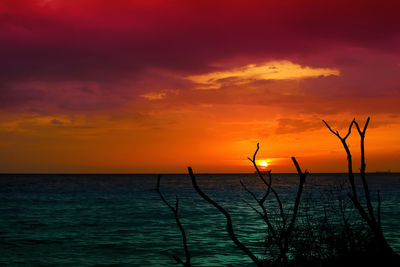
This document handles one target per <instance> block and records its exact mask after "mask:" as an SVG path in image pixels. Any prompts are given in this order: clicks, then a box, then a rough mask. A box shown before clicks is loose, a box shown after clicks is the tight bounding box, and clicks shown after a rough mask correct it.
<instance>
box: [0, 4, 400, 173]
mask: <svg viewBox="0 0 400 267" xmlns="http://www.w3.org/2000/svg"><path fill="white" fill-rule="evenodd" d="M399 13H400V2H399V1H391V0H387V1H369V0H363V1H355V0H347V1H342V0H336V1H330V0H327V1H313V0H305V1H291V0H288V1H255V0H247V1H234V0H230V1H224V0H214V1H208V0H202V1H183V0H182V1H180V0H177V1H173V0H171V1H161V0H146V1H129V0H113V1H108V0H79V1H78V0H76V1H75V0H0V172H3V173H30V172H34V173H182V172H186V167H187V166H192V167H193V169H194V171H195V172H208V173H218V172H225V173H226V172H253V167H252V165H251V162H249V161H248V159H247V157H249V156H252V155H253V153H254V151H255V149H256V145H257V143H258V142H259V143H260V151H259V153H258V155H257V159H258V160H259V161H258V162H261V161H265V162H266V163H267V164H268V165H269V166H268V167H267V168H268V169H272V171H273V172H294V171H295V168H294V166H293V164H292V163H291V160H290V157H292V156H295V157H296V158H297V160H298V161H299V163H300V165H301V167H302V168H303V169H307V170H308V171H310V172H311V173H312V172H314V173H317V172H344V171H346V154H345V152H344V150H343V147H342V145H341V143H340V141H339V140H338V139H337V138H336V137H335V136H334V135H333V134H332V133H330V132H329V130H328V129H327V128H326V127H325V126H324V124H323V122H322V120H326V121H327V122H328V123H329V124H330V125H331V126H332V128H334V129H338V130H339V131H340V133H343V134H345V133H346V131H347V127H348V125H349V123H350V122H351V120H352V119H353V118H356V120H357V121H358V122H359V123H360V125H363V124H364V122H365V121H366V119H367V117H371V122H370V124H369V127H368V130H367V134H366V161H367V171H370V172H375V171H387V170H391V171H400V134H399V132H400V16H399V15H398V14H399ZM348 140H349V144H350V149H352V151H353V155H354V164H355V170H357V169H358V168H359V151H360V149H359V141H360V139H359V136H358V133H357V131H355V129H353V132H352V134H351V135H350V137H349V139H348ZM264 168H265V167H264Z"/></svg>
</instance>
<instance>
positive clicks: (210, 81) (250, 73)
mask: <svg viewBox="0 0 400 267" xmlns="http://www.w3.org/2000/svg"><path fill="white" fill-rule="evenodd" d="M330 75H335V76H339V75H340V71H339V70H338V69H330V68H311V67H308V66H301V65H299V64H295V63H292V62H290V61H286V60H283V61H270V62H267V63H264V64H259V65H256V64H249V65H246V66H243V67H239V68H234V69H229V70H224V71H218V72H210V73H205V74H201V75H191V76H188V77H187V79H189V80H190V81H192V82H194V83H196V84H198V86H197V87H196V88H197V89H219V88H221V86H222V84H223V83H224V82H226V81H230V82H233V83H235V84H246V83H249V82H251V81H255V80H292V79H304V78H310V77H320V76H330Z"/></svg>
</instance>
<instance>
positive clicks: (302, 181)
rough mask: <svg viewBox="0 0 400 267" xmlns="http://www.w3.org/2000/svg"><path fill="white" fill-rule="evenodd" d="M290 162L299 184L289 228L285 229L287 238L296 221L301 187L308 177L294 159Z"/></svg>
mask: <svg viewBox="0 0 400 267" xmlns="http://www.w3.org/2000/svg"><path fill="white" fill-rule="evenodd" d="M292 161H293V163H294V165H295V166H296V170H297V174H298V175H299V177H300V182H299V187H298V189H297V195H296V200H295V202H294V207H293V214H292V220H291V222H290V224H289V227H288V229H287V234H288V236H290V234H291V232H292V229H293V227H294V223H295V221H296V217H297V212H298V209H299V205H300V199H301V194H302V192H303V186H304V183H305V182H306V176H307V175H308V172H307V171H305V172H304V173H303V172H302V171H301V168H300V166H299V163H298V162H297V160H296V158H295V157H292Z"/></svg>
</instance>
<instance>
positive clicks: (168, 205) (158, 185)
mask: <svg viewBox="0 0 400 267" xmlns="http://www.w3.org/2000/svg"><path fill="white" fill-rule="evenodd" d="M160 181H161V175H158V176H157V187H156V191H157V193H158V195H159V196H160V198H161V200H162V201H163V202H164V203H165V205H167V207H168V208H169V209H170V210H171V211H172V213H173V214H174V217H175V221H176V224H177V225H178V228H179V230H180V231H181V235H182V243H183V249H184V251H185V257H186V261H185V262H184V261H183V260H182V259H181V258H179V257H178V256H176V255H172V257H173V258H174V259H175V261H176V262H178V263H180V264H182V265H183V266H185V267H191V266H192V265H191V263H190V254H189V249H188V246H187V239H186V233H185V229H184V228H183V226H182V224H181V221H180V220H179V216H178V209H179V199H178V196H176V202H175V207H174V206H172V205H171V204H170V203H169V202H168V201H167V200H166V199H165V197H164V196H163V194H162V193H161V191H160Z"/></svg>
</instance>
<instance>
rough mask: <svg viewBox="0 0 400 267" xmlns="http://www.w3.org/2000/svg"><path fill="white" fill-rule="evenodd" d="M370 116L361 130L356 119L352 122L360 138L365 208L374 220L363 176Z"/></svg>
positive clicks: (363, 176)
mask: <svg viewBox="0 0 400 267" xmlns="http://www.w3.org/2000/svg"><path fill="white" fill-rule="evenodd" d="M369 120H370V118H369V117H368V119H367V121H366V122H365V124H364V129H363V130H362V131H361V129H360V127H359V125H358V123H357V122H356V121H354V124H355V125H356V127H357V131H358V133H359V135H360V138H361V142H360V143H361V168H360V175H361V181H362V183H363V188H364V193H365V199H366V202H367V208H368V213H369V216H370V218H371V220H372V221H375V216H374V211H373V208H372V202H371V195H370V192H369V188H368V183H367V179H366V178H365V169H366V164H365V152H364V151H365V149H364V144H365V132H366V130H367V127H368V123H369Z"/></svg>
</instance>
